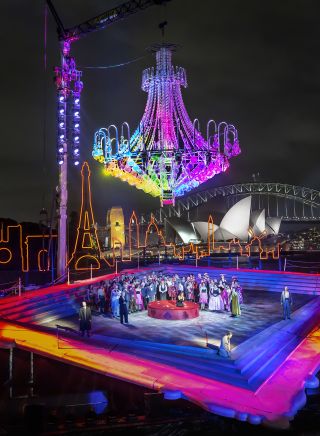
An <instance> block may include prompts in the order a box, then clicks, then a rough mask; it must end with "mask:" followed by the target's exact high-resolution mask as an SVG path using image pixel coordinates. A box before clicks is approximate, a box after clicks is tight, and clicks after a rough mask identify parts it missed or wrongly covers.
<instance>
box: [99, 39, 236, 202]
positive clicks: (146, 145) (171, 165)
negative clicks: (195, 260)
mask: <svg viewBox="0 0 320 436" xmlns="http://www.w3.org/2000/svg"><path fill="white" fill-rule="evenodd" d="M152 50H153V52H155V55H156V67H155V68H154V67H152V68H147V69H146V70H144V71H143V74H142V90H143V91H146V92H147V93H148V99H147V104H146V107H145V111H144V114H143V117H142V119H141V122H140V123H139V126H138V128H137V129H136V130H135V132H134V133H133V135H132V136H131V135H130V128H129V125H128V123H123V124H122V126H121V129H120V131H119V130H118V129H117V127H116V126H114V125H111V126H109V127H108V128H101V129H100V130H98V131H97V132H96V133H95V135H94V145H93V152H92V155H93V157H94V159H96V160H97V161H98V162H101V163H102V164H104V166H105V173H106V174H107V175H111V176H115V177H118V178H120V179H121V180H123V181H125V182H128V183H129V184H130V185H133V186H135V187H136V188H138V189H142V190H143V191H144V192H146V193H148V194H151V195H153V196H155V197H160V200H161V206H163V205H164V204H174V201H175V198H176V197H179V196H182V195H184V194H185V193H187V192H188V191H190V190H192V189H194V188H197V187H198V186H199V185H200V184H202V183H204V182H206V181H207V180H209V179H211V178H212V177H214V176H215V175H216V174H219V173H221V172H223V171H225V170H226V169H227V168H228V167H229V159H230V158H231V157H233V156H236V155H238V154H240V152H241V150H240V146H239V141H238V133H237V130H236V128H235V127H234V126H233V125H232V124H227V123H226V122H220V123H216V122H215V121H214V120H210V121H209V122H208V123H207V132H206V133H207V135H206V138H204V137H203V136H202V134H201V133H200V128H199V121H198V119H195V120H194V121H193V122H192V121H191V120H190V118H189V116H188V113H187V111H186V108H185V106H184V102H183V99H182V94H181V86H183V87H185V88H186V87H187V78H186V72H185V69H184V68H181V67H174V66H173V65H172V62H171V59H172V53H173V52H174V51H175V50H176V46H175V45H173V44H168V43H162V44H158V45H155V46H153V47H152Z"/></svg>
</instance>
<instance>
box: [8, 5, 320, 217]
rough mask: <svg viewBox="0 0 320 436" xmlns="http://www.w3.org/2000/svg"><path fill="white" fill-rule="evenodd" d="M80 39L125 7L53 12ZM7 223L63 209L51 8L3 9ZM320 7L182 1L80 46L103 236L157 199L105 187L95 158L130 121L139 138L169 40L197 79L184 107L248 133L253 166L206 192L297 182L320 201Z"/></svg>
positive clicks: (236, 163)
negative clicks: (158, 59)
mask: <svg viewBox="0 0 320 436" xmlns="http://www.w3.org/2000/svg"><path fill="white" fill-rule="evenodd" d="M53 3H54V5H55V7H56V9H57V11H58V13H59V15H60V17H61V19H62V21H63V23H64V25H65V27H67V28H68V27H72V26H73V25H76V24H78V23H80V22H82V21H84V20H86V19H88V18H91V17H93V16H95V15H97V14H98V13H100V12H103V11H104V10H106V9H109V8H111V7H112V6H114V5H117V4H119V3H121V0H117V1H108V0H53ZM1 15H2V18H3V19H2V22H1V30H0V32H1V41H2V48H1V58H2V59H1V61H2V62H1V65H2V66H1V72H0V74H1V84H2V87H1V88H2V90H1V106H0V110H1V136H0V138H1V148H0V153H1V154H0V195H1V203H0V204H1V206H0V217H10V218H13V219H16V220H18V221H36V222H37V221H38V220H39V212H40V210H41V208H42V207H46V208H47V209H48V210H49V212H50V209H51V204H52V198H53V193H54V189H55V186H56V185H57V184H58V166H57V164H56V156H55V152H56V144H55V111H56V98H55V88H54V84H53V80H52V78H53V67H54V66H55V65H58V64H59V46H58V42H57V36H56V26H55V23H54V21H53V18H52V17H51V15H50V12H48V32H47V71H46V72H45V70H44V1H40V0H32V1H25V0H20V1H19V0H2V1H1ZM319 16H320V2H319V1H318V0H314V1H311V0H301V1H298V0H287V1H285V0H282V1H279V0H269V1H268V2H260V1H257V0H244V1H239V0H224V1H223V2H221V1H215V0H201V1H192V0H172V1H171V2H170V3H169V4H168V5H167V6H166V7H165V8H164V7H159V6H153V7H150V8H149V9H147V10H146V11H142V12H139V13H137V14H135V15H133V16H131V17H129V18H127V19H126V20H123V21H121V22H118V23H116V24H113V25H112V26H110V27H109V28H107V29H105V30H103V31H100V32H97V33H94V34H91V35H88V36H87V37H85V38H83V39H82V40H80V41H78V42H75V43H74V44H73V46H72V54H73V55H74V56H75V58H76V62H77V65H78V67H79V68H80V69H81V67H86V66H107V65H114V64H119V63H123V62H127V61H130V60H132V59H135V58H138V57H140V56H144V55H145V57H144V58H143V59H142V60H140V61H138V62H135V63H131V64H130V65H127V66H124V67H121V68H111V69H105V70H96V69H93V70H88V69H84V70H83V71H84V74H83V81H84V90H83V93H82V100H81V117H82V120H81V121H82V137H81V151H82V159H86V160H88V162H89V164H90V166H91V170H92V191H93V206H94V210H95V213H96V219H97V221H98V222H99V223H100V224H103V223H104V221H105V213H106V210H107V209H108V208H109V207H111V206H113V205H121V206H123V207H124V209H125V210H126V212H129V211H131V209H133V208H134V209H136V210H140V211H142V210H148V209H150V208H156V207H158V206H159V199H154V198H152V197H150V196H148V195H147V194H144V193H142V192H141V191H138V190H136V189H135V188H133V187H130V186H129V185H127V184H124V183H123V182H121V181H118V180H114V179H110V178H106V177H105V176H103V172H102V166H101V164H98V163H97V162H95V161H94V160H93V158H92V157H91V150H92V142H93V135H94V132H95V131H96V130H97V129H98V128H100V127H107V126H108V125H109V124H112V123H115V124H118V125H120V124H121V122H122V121H128V122H129V123H130V126H131V130H133V129H134V128H135V127H136V125H137V123H138V122H139V120H140V118H141V116H142V114H143V110H144V105H145V102H146V94H145V93H144V92H143V91H142V90H141V88H140V86H141V73H142V70H143V69H144V68H146V67H148V66H152V65H154V58H153V57H152V55H151V54H149V53H148V52H147V51H146V48H147V47H148V46H149V45H150V44H152V43H155V42H160V41H161V35H160V31H159V29H158V24H159V23H160V22H161V21H163V20H164V19H166V20H167V21H168V27H167V31H166V40H167V41H170V42H174V43H176V44H179V45H181V49H180V50H179V51H178V52H177V53H176V55H175V56H174V64H176V65H180V66H183V67H185V68H186V70H187V78H188V85H189V86H188V88H187V89H184V90H183V97H184V101H185V105H186V108H187V110H188V113H189V115H190V118H191V119H193V118H196V117H197V118H199V119H200V122H201V126H202V132H203V133H205V126H206V123H207V120H209V119H210V118H214V119H215V120H219V121H222V120H226V121H228V122H230V123H232V124H235V126H236V127H237V129H238V132H239V139H240V145H241V148H242V154H241V155H240V156H239V157H236V158H233V159H232V160H231V166H230V168H229V170H228V172H227V173H225V174H223V175H219V176H217V177H215V178H214V179H213V180H211V181H209V182H207V183H206V184H205V185H202V187H203V189H204V188H207V187H210V186H221V185H225V184H229V183H234V182H245V181H250V180H252V173H256V172H260V175H261V180H262V181H274V182H285V183H291V184H297V185H302V186H307V187H313V188H316V189H319V184H320V183H319V182H320V176H319V157H320V152H319V149H320V122H319V121H320V111H319V101H320V55H319V53H320V26H319ZM69 175H70V177H69V198H70V207H69V212H70V211H71V210H78V208H79V204H80V194H81V193H80V190H79V187H80V175H79V168H78V169H75V168H71V170H70V173H69Z"/></svg>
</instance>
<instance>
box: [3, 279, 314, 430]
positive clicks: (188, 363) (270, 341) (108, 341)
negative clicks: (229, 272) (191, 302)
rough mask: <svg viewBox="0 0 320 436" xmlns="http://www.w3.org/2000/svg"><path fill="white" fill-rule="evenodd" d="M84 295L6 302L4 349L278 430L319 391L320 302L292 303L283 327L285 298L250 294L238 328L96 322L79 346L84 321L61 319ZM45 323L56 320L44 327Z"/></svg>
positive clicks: (62, 289)
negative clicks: (226, 337) (227, 340)
mask: <svg viewBox="0 0 320 436" xmlns="http://www.w3.org/2000/svg"><path fill="white" fill-rule="evenodd" d="M269 274H271V273H269ZM276 276H277V275H276V274H275V277H274V280H276ZM101 279H102V278H100V280H101ZM96 281H98V279H96ZM80 286H81V285H80ZM78 288H79V285H78ZM82 288H83V286H82ZM78 291H79V290H77V289H76V285H71V286H69V287H66V285H63V286H61V285H59V286H57V287H52V288H48V289H42V290H39V291H34V292H32V293H31V294H29V295H25V296H23V297H13V298H12V299H11V300H10V299H7V300H4V301H3V302H1V301H0V309H1V311H0V315H2V316H1V319H0V344H2V346H3V347H18V348H21V349H24V350H28V351H33V352H35V353H38V354H40V355H43V356H46V357H50V358H52V359H56V360H59V361H62V362H65V363H69V364H71V365H76V366H79V367H82V368H86V369H88V370H89V371H95V372H98V373H101V374H105V375H106V376H110V377H114V378H118V379H121V380H125V381H127V382H130V383H134V384H138V385H142V386H144V387H147V388H149V389H152V390H155V391H159V392H163V394H164V397H165V398H166V399H171V400H173V399H178V398H184V399H187V400H188V401H191V402H193V403H195V404H197V405H199V406H201V407H202V408H203V409H205V410H208V411H210V412H212V413H215V414H218V415H222V416H227V417H230V418H236V419H238V420H240V421H248V422H250V423H252V424H260V423H266V425H272V426H274V427H278V428H287V427H288V425H289V421H290V420H292V419H293V418H294V416H295V414H296V413H297V411H298V410H299V409H301V408H302V407H303V405H304V404H305V402H306V393H305V388H315V387H317V386H318V385H319V380H318V379H317V378H316V377H315V375H316V374H317V372H318V371H319V369H320V329H319V326H320V297H319V296H312V295H306V294H303V293H301V294H293V299H294V306H293V314H292V319H291V320H282V313H281V306H280V301H279V300H280V294H279V292H271V291H269V292H267V291H258V290H250V291H249V290H247V291H245V293H244V301H245V302H244V305H243V307H242V316H241V317H240V318H236V319H234V318H231V317H230V316H229V314H227V313H212V312H201V315H200V317H199V318H197V319H193V320H186V321H169V320H168V321H163V320H158V319H153V318H149V317H148V316H147V313H146V312H142V313H137V314H133V315H130V317H129V322H130V324H129V326H125V325H121V324H120V322H119V320H118V319H111V318H108V317H103V316H95V317H94V319H93V335H92V337H90V338H81V337H80V336H79V334H78V333H79V332H78V327H79V326H78V319H77V318H78V317H77V316H76V315H75V316H71V317H70V316H69V317H66V315H64V316H63V315H61V313H68V314H69V315H70V314H72V313H76V312H77V311H78V309H79V304H80V301H81V298H83V293H82V294H81V293H79V292H78ZM75 302H77V303H76V304H75V305H74V303H75ZM1 303H2V304H1ZM68 305H69V306H68ZM64 308H67V309H68V310H67V311H66V312H65V311H64ZM54 311H56V312H55V314H56V315H57V316H56V317H53V315H54V313H53V312H54ZM47 317H51V320H52V321H50V322H49V320H48V322H45V320H46V318H47ZM53 319H54V321H53ZM57 324H58V325H60V326H63V327H64V329H63V328H62V329H59V330H57V328H56V325H57ZM226 330H231V331H232V332H233V334H234V336H233V338H232V345H233V349H232V353H231V358H230V359H225V358H222V357H221V356H219V355H218V354H217V351H216V348H215V346H216V345H218V344H219V342H220V338H221V336H222V335H223V334H224V333H225V331H226ZM57 333H58V334H57ZM206 335H207V336H208V342H209V346H208V347H207V346H206ZM211 345H212V346H211Z"/></svg>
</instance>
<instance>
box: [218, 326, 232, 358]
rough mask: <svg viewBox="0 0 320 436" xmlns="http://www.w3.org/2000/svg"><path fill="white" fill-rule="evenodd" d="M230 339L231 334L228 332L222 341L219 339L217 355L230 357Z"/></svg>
mask: <svg viewBox="0 0 320 436" xmlns="http://www.w3.org/2000/svg"><path fill="white" fill-rule="evenodd" d="M231 338H232V333H231V332H228V333H226V334H225V335H224V336H223V337H222V339H221V344H220V347H219V351H218V354H219V356H221V357H231V342H230V341H231Z"/></svg>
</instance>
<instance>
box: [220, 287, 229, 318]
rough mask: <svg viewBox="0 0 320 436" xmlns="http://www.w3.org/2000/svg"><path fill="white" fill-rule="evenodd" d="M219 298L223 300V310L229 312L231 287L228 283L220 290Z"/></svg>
mask: <svg viewBox="0 0 320 436" xmlns="http://www.w3.org/2000/svg"><path fill="white" fill-rule="evenodd" d="M221 298H222V301H223V305H224V310H226V311H227V312H230V300H231V289H230V287H229V286H228V285H226V287H225V288H223V291H222V292H221Z"/></svg>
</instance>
